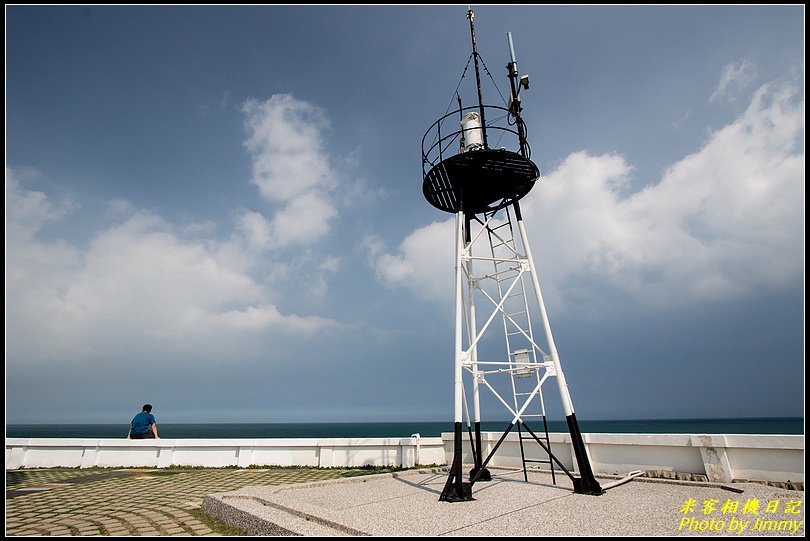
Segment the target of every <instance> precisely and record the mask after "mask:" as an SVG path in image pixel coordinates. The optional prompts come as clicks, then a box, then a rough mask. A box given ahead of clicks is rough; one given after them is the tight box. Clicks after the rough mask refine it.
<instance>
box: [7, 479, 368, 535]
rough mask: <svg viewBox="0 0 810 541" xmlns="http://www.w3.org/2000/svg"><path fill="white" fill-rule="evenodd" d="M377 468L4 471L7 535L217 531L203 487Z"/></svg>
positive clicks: (236, 486) (212, 488)
mask: <svg viewBox="0 0 810 541" xmlns="http://www.w3.org/2000/svg"><path fill="white" fill-rule="evenodd" d="M367 473H376V472H374V471H364V470H308V469H303V470H147V469H144V470H107V469H88V470H72V469H67V470H66V469H46V470H14V471H7V472H6V528H5V533H6V535H10V536H27V535H218V534H219V533H221V532H216V531H214V530H212V529H211V528H210V527H208V526H206V525H205V524H204V523H203V522H201V521H200V520H199V519H198V517H199V516H200V513H199V512H197V510H198V509H199V507H200V505H201V503H202V500H203V498H204V497H205V495H206V494H210V493H212V492H223V491H228V490H236V489H239V488H242V487H245V486H255V485H284V484H290V483H306V482H311V481H320V480H325V479H338V478H341V477H353V476H357V475H365V474H367Z"/></svg>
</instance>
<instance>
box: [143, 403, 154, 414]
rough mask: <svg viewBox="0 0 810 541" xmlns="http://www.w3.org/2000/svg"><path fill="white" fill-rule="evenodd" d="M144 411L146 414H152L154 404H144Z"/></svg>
mask: <svg viewBox="0 0 810 541" xmlns="http://www.w3.org/2000/svg"><path fill="white" fill-rule="evenodd" d="M143 411H145V412H146V413H152V404H144V405H143Z"/></svg>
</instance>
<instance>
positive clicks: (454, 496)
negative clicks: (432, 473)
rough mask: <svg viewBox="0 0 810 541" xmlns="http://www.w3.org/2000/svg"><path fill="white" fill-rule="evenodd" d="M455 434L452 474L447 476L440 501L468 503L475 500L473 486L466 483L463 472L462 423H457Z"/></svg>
mask: <svg viewBox="0 0 810 541" xmlns="http://www.w3.org/2000/svg"><path fill="white" fill-rule="evenodd" d="M453 433H454V435H453V464H452V465H451V466H450V474H449V475H448V476H447V482H445V484H444V489H443V490H442V494H441V496H439V501H440V502H450V503H453V502H468V501H472V500H474V499H475V498H473V497H472V485H471V484H470V483H465V482H464V473H463V472H462V471H461V466H462V456H463V450H462V447H461V445H462V439H461V423H460V422H456V423H455V427H454V430H453Z"/></svg>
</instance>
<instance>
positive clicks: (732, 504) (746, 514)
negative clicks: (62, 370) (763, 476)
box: [203, 469, 804, 536]
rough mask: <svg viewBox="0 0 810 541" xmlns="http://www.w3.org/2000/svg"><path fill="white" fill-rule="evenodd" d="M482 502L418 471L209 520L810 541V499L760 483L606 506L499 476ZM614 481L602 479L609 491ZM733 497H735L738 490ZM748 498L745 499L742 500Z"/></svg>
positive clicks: (296, 490) (299, 527)
mask: <svg viewBox="0 0 810 541" xmlns="http://www.w3.org/2000/svg"><path fill="white" fill-rule="evenodd" d="M492 473H493V481H492V482H488V483H483V482H480V483H476V485H475V487H474V489H473V496H474V497H475V501H471V502H457V503H447V502H440V501H438V498H439V494H440V492H441V490H442V487H443V486H444V482H445V479H446V473H445V472H443V471H437V470H425V471H422V472H418V471H408V472H401V473H396V474H389V475H375V476H370V477H364V478H358V479H346V480H341V481H328V482H319V483H310V484H307V485H295V486H286V487H248V488H243V489H240V490H237V491H233V492H229V493H220V494H212V495H209V496H208V497H206V499H205V500H204V502H203V510H204V511H205V512H206V513H208V514H211V515H214V516H216V517H217V518H219V519H220V520H223V521H225V522H227V523H229V524H232V525H234V526H237V527H240V528H242V529H245V530H247V531H249V532H251V533H254V534H265V535H273V534H275V535H279V534H280V535H285V534H286V535H290V534H298V535H373V536H388V535H395V536H402V535H406V536H440V535H449V536H457V535H464V536H469V535H484V536H529V535H531V536H535V535H547V536H559V535H565V536H571V535H611V536H616V535H621V536H629V535H658V536H670V535H736V534H739V532H742V534H743V535H762V534H770V535H773V534H778V535H787V536H791V535H795V536H803V534H804V492H801V491H791V490H785V489H781V488H776V487H771V486H767V485H761V484H756V483H734V484H733V485H720V484H712V483H695V482H672V481H662V480H653V479H636V480H634V481H631V482H629V483H627V484H624V485H621V486H618V487H616V488H613V489H611V490H609V491H607V493H606V494H604V495H602V496H586V495H581V494H574V493H573V492H572V491H571V485H570V482H569V481H568V479H567V478H565V477H564V476H561V475H559V474H558V476H557V478H558V482H559V483H560V484H559V485H557V486H555V485H553V484H552V483H551V477H550V475H549V474H546V473H540V472H537V473H531V474H530V479H529V481H530V482H528V483H526V482H524V481H523V475H522V472H515V471H509V470H495V469H493V470H492ZM609 481H610V480H608V479H602V483H603V484H606V483H607V482H609ZM729 489H733V490H734V491H732V490H729ZM737 491H741V492H737Z"/></svg>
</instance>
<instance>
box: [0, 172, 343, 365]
mask: <svg viewBox="0 0 810 541" xmlns="http://www.w3.org/2000/svg"><path fill="white" fill-rule="evenodd" d="M6 201H7V216H6V316H7V319H6V321H7V326H6V332H7V337H8V340H7V345H6V347H7V353H8V355H9V358H13V359H15V362H17V363H19V362H21V361H24V360H32V359H33V360H36V362H41V361H42V360H43V359H54V360H56V359H63V360H75V359H77V358H86V359H87V360H92V359H96V360H99V359H102V358H104V357H105V356H106V357H107V358H110V356H116V355H120V354H123V353H122V352H126V354H127V355H133V354H135V355H137V352H141V351H144V350H145V349H148V350H150V351H152V352H158V353H157V356H159V357H163V358H168V355H166V353H167V352H169V351H178V350H181V351H184V352H186V353H190V354H192V355H193V354H195V353H196V354H197V355H198V356H200V357H204V356H206V355H208V354H210V353H211V352H212V351H214V350H216V351H220V350H222V351H226V350H228V348H231V347H233V346H234V345H240V344H242V343H243V342H244V341H245V340H246V339H257V338H259V337H262V336H264V337H266V336H268V335H271V336H272V335H278V336H284V335H302V334H303V335H309V334H312V333H314V332H316V331H318V330H323V329H329V328H336V327H337V326H339V324H338V323H337V322H335V321H333V320H330V319H328V318H323V317H318V316H305V315H298V314H289V313H282V312H281V311H280V310H279V309H278V308H277V307H276V306H275V305H274V303H273V302H272V298H273V297H274V295H278V292H276V291H272V290H270V289H268V287H267V286H266V285H265V283H264V282H262V281H260V280H257V279H256V278H255V276H254V274H253V273H251V271H252V270H254V269H256V268H261V270H262V271H264V270H265V269H266V267H267V266H268V265H269V266H270V267H272V266H273V264H272V262H268V261H263V262H262V261H260V260H259V259H258V258H257V256H256V255H255V253H254V252H255V251H254V250H253V249H252V245H253V243H255V242H260V241H261V239H260V238H259V240H257V235H258V234H257V233H256V230H257V229H258V228H256V227H254V229H250V228H249V227H246V226H245V223H248V224H250V220H249V219H245V220H243V223H242V224H240V226H241V227H242V229H239V228H237V229H236V230H235V233H234V235H233V236H232V237H231V238H229V239H227V240H225V241H220V240H216V239H215V238H212V237H210V236H205V233H206V232H209V233H210V232H212V231H213V229H214V227H213V225H212V224H203V225H204V227H194V228H191V229H192V233H193V234H192V235H188V232H187V231H183V232H180V231H178V230H176V228H175V227H174V226H173V225H172V224H170V223H168V222H166V221H165V220H163V219H162V218H161V217H159V216H157V215H156V214H154V213H152V212H148V211H143V210H140V211H134V212H132V214H131V215H129V216H128V217H125V218H121V219H120V220H119V221H117V222H115V223H113V224H112V225H109V226H107V227H104V228H103V229H101V230H99V231H98V232H97V233H96V234H95V235H94V236H93V237H92V240H91V241H90V243H89V244H88V245H87V246H86V247H78V246H75V245H71V244H70V243H68V242H66V241H65V240H54V241H44V240H40V239H39V236H40V232H41V230H42V228H43V226H45V225H46V224H52V223H58V220H59V219H61V218H63V217H64V216H65V214H66V211H65V210H63V209H62V207H61V206H60V205H56V204H54V203H52V202H51V201H50V200H49V198H48V196H47V195H46V194H44V193H42V192H35V191H30V190H26V189H25V188H23V187H21V186H20V185H19V183H18V182H17V181H16V180H15V178H14V174H13V171H9V170H8V169H7V170H6ZM110 207H111V208H115V209H125V210H130V209H131V206H130V205H127V204H124V202H122V201H115V202H112V203H111V205H110ZM248 218H249V216H248ZM251 235H252V236H251ZM262 263H263V264H264V267H262ZM259 276H262V275H261V273H259ZM318 287H322V286H321V285H320V284H318ZM231 351H235V350H231ZM161 352H162V353H161Z"/></svg>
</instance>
